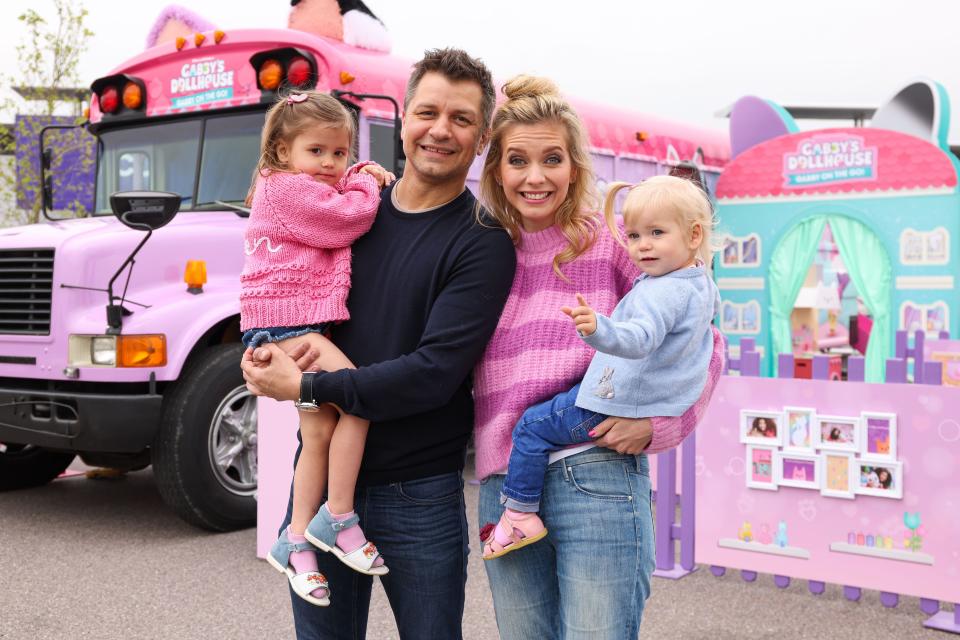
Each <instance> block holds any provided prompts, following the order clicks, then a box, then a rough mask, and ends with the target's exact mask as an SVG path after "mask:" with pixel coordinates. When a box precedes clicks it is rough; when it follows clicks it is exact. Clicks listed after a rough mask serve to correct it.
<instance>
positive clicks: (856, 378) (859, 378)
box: [847, 357, 865, 382]
mask: <svg viewBox="0 0 960 640" xmlns="http://www.w3.org/2000/svg"><path fill="white" fill-rule="evenodd" d="M864 371H865V369H864V359H863V358H860V357H854V358H847V380H849V381H851V382H863V378H864Z"/></svg>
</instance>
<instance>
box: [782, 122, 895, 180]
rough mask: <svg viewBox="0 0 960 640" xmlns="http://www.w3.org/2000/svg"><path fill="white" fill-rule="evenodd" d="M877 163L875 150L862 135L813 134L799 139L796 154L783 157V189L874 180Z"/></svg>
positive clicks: (794, 152) (787, 154)
mask: <svg viewBox="0 0 960 640" xmlns="http://www.w3.org/2000/svg"><path fill="white" fill-rule="evenodd" d="M876 164H877V148H876V147H868V146H866V145H865V144H864V142H863V137H861V136H853V135H847V134H827V135H816V136H813V137H811V138H805V139H802V140H800V141H799V142H798V143H797V149H796V151H793V152H789V153H785V154H783V179H784V183H783V186H784V187H785V188H797V187H806V186H809V185H813V184H826V183H835V182H848V181H851V180H873V179H875V178H876Z"/></svg>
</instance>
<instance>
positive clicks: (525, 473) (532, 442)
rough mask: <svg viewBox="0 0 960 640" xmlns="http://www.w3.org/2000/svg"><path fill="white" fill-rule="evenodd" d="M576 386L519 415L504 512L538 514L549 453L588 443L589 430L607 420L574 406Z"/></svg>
mask: <svg viewBox="0 0 960 640" xmlns="http://www.w3.org/2000/svg"><path fill="white" fill-rule="evenodd" d="M579 391H580V385H579V384H578V385H576V386H575V387H573V388H572V389H570V390H569V391H564V392H563V393H558V394H557V395H555V396H554V397H553V398H552V399H550V400H547V401H546V402H541V403H540V404H536V405H533V406H532V407H530V408H529V409H527V410H526V411H524V412H523V415H522V416H520V420H519V421H518V422H517V426H516V427H514V429H513V450H512V451H511V453H510V466H509V468H508V469H507V477H506V479H505V480H504V482H503V489H502V490H501V497H500V502H502V503H503V504H504V505H505V506H506V507H507V508H508V509H513V510H515V511H528V512H531V513H536V512H537V511H539V510H540V496H541V494H542V493H543V475H544V474H545V473H546V472H547V462H548V460H549V458H550V452H551V451H556V450H558V449H562V448H563V447H565V446H567V445H571V444H579V443H583V442H589V441H590V440H591V439H592V438H591V437H590V435H589V434H590V430H591V429H593V428H594V427H595V426H597V425H598V424H600V423H601V422H603V421H604V420H605V419H606V418H607V416H605V415H602V414H599V413H596V412H595V411H588V410H586V409H581V408H580V407H578V406H577V405H576V401H577V393H578V392H579Z"/></svg>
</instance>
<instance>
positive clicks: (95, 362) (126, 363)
mask: <svg viewBox="0 0 960 640" xmlns="http://www.w3.org/2000/svg"><path fill="white" fill-rule="evenodd" d="M69 351H70V352H69V356H68V365H69V366H71V367H163V366H166V364H167V337H166V336H165V335H163V334H162V333H159V334H145V335H132V336H82V335H72V336H70V343H69Z"/></svg>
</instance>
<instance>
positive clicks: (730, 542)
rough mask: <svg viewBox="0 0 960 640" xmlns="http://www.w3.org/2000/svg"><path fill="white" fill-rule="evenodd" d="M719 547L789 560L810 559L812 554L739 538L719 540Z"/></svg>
mask: <svg viewBox="0 0 960 640" xmlns="http://www.w3.org/2000/svg"><path fill="white" fill-rule="evenodd" d="M717 546H718V547H723V548H725V549H736V550H737V551H753V552H754V553H767V554H770V555H772V556H786V557H788V558H800V559H801V560H809V559H810V552H809V551H807V550H806V549H801V548H800V547H780V546H777V545H775V544H763V543H761V542H752V541H751V542H744V541H743V540H738V539H737V538H720V539H719V540H717Z"/></svg>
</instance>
